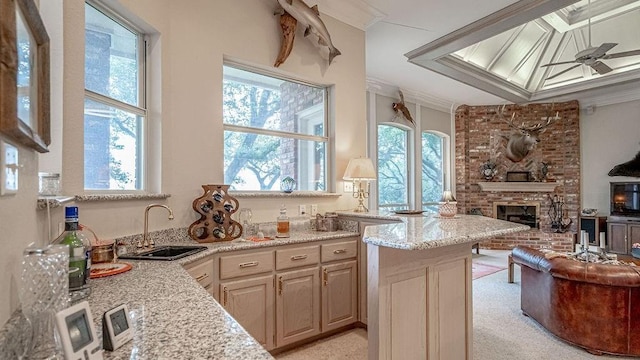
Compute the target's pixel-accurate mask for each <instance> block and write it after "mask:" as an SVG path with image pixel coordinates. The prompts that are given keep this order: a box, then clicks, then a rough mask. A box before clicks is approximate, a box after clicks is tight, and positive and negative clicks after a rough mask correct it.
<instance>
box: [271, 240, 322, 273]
mask: <svg viewBox="0 0 640 360" xmlns="http://www.w3.org/2000/svg"><path fill="white" fill-rule="evenodd" d="M319 261H320V247H319V246H318V245H313V246H305V247H299V248H294V249H285V250H276V270H282V269H290V268H294V267H298V266H307V265H313V264H317V263H318V262H319Z"/></svg>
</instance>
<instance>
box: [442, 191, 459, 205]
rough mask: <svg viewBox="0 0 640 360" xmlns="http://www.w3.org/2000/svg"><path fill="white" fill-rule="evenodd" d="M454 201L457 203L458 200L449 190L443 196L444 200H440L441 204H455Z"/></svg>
mask: <svg viewBox="0 0 640 360" xmlns="http://www.w3.org/2000/svg"><path fill="white" fill-rule="evenodd" d="M454 201H456V198H455V197H453V194H452V193H451V191H449V190H447V191H445V192H444V193H443V194H442V199H440V202H454Z"/></svg>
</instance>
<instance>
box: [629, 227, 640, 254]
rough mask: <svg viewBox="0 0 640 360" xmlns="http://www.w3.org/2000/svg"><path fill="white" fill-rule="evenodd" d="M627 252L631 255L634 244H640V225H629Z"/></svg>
mask: <svg viewBox="0 0 640 360" xmlns="http://www.w3.org/2000/svg"><path fill="white" fill-rule="evenodd" d="M627 239H628V240H629V241H628V242H627V246H628V248H627V252H628V253H631V246H632V245H633V244H634V243H640V224H629V225H627Z"/></svg>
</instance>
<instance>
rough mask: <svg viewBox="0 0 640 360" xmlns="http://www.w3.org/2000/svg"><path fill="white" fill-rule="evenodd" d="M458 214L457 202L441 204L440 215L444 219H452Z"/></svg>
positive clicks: (439, 207)
mask: <svg viewBox="0 0 640 360" xmlns="http://www.w3.org/2000/svg"><path fill="white" fill-rule="evenodd" d="M457 213H458V203H457V202H455V201H446V202H440V205H439V206H438V215H440V217H443V218H452V217H454V216H456V214H457Z"/></svg>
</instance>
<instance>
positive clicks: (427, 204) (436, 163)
mask: <svg viewBox="0 0 640 360" xmlns="http://www.w3.org/2000/svg"><path fill="white" fill-rule="evenodd" d="M444 151H445V137H444V136H442V135H439V134H437V133H433V132H426V131H425V132H423V133H422V208H423V210H428V209H429V208H431V209H434V210H435V205H436V204H437V203H438V202H439V201H440V198H442V192H443V191H444Z"/></svg>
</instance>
